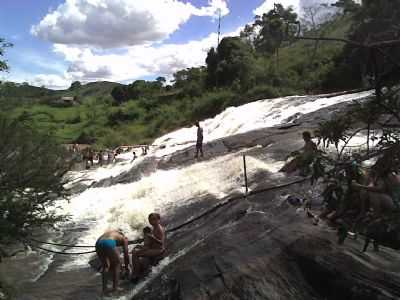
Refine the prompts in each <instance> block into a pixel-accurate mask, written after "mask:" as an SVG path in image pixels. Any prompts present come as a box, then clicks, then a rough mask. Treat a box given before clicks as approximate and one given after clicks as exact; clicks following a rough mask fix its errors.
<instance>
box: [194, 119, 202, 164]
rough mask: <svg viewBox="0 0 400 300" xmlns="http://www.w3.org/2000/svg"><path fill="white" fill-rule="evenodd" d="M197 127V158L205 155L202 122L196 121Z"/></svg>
mask: <svg viewBox="0 0 400 300" xmlns="http://www.w3.org/2000/svg"><path fill="white" fill-rule="evenodd" d="M195 125H196V127H197V141H196V155H195V158H197V157H199V152H200V156H201V157H203V128H201V127H200V123H199V122H196V124H195Z"/></svg>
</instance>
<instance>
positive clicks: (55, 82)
mask: <svg viewBox="0 0 400 300" xmlns="http://www.w3.org/2000/svg"><path fill="white" fill-rule="evenodd" d="M66 77H67V76H61V75H55V74H38V75H36V76H34V78H33V79H32V80H28V82H29V84H31V85H34V86H45V87H47V88H50V89H54V90H60V89H65V88H67V87H69V86H70V84H71V80H68V79H67V78H66Z"/></svg>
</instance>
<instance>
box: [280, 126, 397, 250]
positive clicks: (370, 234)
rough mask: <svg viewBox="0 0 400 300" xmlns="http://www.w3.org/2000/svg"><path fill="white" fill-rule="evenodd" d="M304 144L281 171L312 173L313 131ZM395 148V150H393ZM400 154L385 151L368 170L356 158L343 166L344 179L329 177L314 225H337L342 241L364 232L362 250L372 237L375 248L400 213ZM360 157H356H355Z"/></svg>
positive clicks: (304, 135) (315, 147) (315, 154)
mask: <svg viewBox="0 0 400 300" xmlns="http://www.w3.org/2000/svg"><path fill="white" fill-rule="evenodd" d="M302 135H303V140H304V146H303V147H302V148H301V149H300V150H299V151H295V152H293V153H291V156H294V158H293V159H292V160H290V161H289V162H288V163H287V164H285V165H284V166H283V167H282V168H281V169H280V171H281V172H286V173H293V172H295V171H299V174H300V175H303V176H306V175H308V174H310V171H311V169H310V168H311V164H312V163H313V162H314V160H315V158H316V156H317V154H318V147H317V145H316V143H314V142H313V141H312V138H311V133H310V132H308V131H305V132H303V134H302ZM392 151H393V150H392ZM397 155H398V153H385V154H384V155H383V157H380V158H379V159H378V160H377V161H376V163H375V164H374V166H373V167H372V168H371V169H370V170H369V171H367V170H366V169H364V168H362V167H361V164H360V161H357V160H356V159H354V160H353V161H352V162H351V163H349V164H348V165H346V166H344V167H342V169H343V170H344V175H343V176H344V180H342V181H341V180H339V179H338V178H332V177H331V178H329V180H328V182H327V187H326V189H325V191H324V192H323V194H322V196H323V198H324V201H325V203H326V205H325V208H324V209H323V210H322V212H321V213H319V214H318V215H315V216H314V215H312V217H313V218H314V219H313V223H314V225H317V224H318V222H319V221H320V220H321V219H326V220H327V221H328V222H329V224H331V225H334V224H336V225H337V228H338V236H339V239H338V242H339V243H340V244H342V243H343V242H344V240H345V239H346V237H347V236H348V233H349V232H352V233H354V235H355V236H356V234H357V232H362V233H364V234H365V236H366V242H365V245H364V248H363V251H366V250H367V248H368V245H369V243H370V241H371V240H373V241H374V250H376V251H378V250H379V244H380V243H381V242H382V240H383V238H384V236H385V235H386V236H387V233H388V232H389V231H390V229H389V226H388V224H389V223H390V219H391V218H393V215H394V214H395V213H396V212H400V175H399V174H398V170H399V165H398V164H396V163H393V158H394V157H396V156H397ZM356 157H357V156H356Z"/></svg>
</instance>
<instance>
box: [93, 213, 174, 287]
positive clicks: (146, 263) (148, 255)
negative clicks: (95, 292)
mask: <svg viewBox="0 0 400 300" xmlns="http://www.w3.org/2000/svg"><path fill="white" fill-rule="evenodd" d="M148 221H149V223H150V225H151V226H152V227H151V228H150V227H147V226H146V227H144V228H143V245H139V246H136V247H135V248H134V249H133V250H132V251H131V259H130V257H129V250H128V239H127V237H126V236H125V234H124V233H123V232H122V231H121V230H109V231H106V232H105V233H104V234H102V235H101V236H100V237H99V238H98V239H97V242H96V253H97V256H98V258H99V260H100V262H101V273H102V287H103V293H107V292H108V290H107V281H108V280H107V279H108V278H107V277H108V276H107V274H108V273H111V274H112V280H113V287H112V290H111V292H115V291H117V290H118V282H119V277H120V273H121V269H123V275H124V277H125V278H130V280H131V281H132V282H134V283H135V282H137V281H138V280H139V278H140V277H141V276H143V275H145V274H146V271H147V270H148V269H149V267H150V266H152V265H155V264H157V263H158V262H159V261H160V260H161V259H162V258H163V257H164V254H165V251H166V247H165V229H164V227H163V226H162V225H161V217H160V215H159V214H158V213H151V214H150V215H149V216H148ZM118 247H122V249H123V257H124V264H123V268H121V267H122V265H121V259H120V252H119V250H118Z"/></svg>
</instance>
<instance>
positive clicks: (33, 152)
mask: <svg viewBox="0 0 400 300" xmlns="http://www.w3.org/2000/svg"><path fill="white" fill-rule="evenodd" d="M0 136H1V143H0V191H1V193H0V212H1V216H0V241H4V240H7V239H8V238H12V239H15V238H18V237H20V236H23V235H25V234H28V233H29V232H30V231H32V230H34V229H36V228H38V227H40V226H44V225H50V224H53V223H54V222H57V221H59V220H61V219H63V217H61V216H59V215H57V214H56V213H55V212H54V211H53V209H52V208H54V205H55V203H56V201H58V200H60V199H61V198H63V197H65V196H66V195H67V191H66V190H65V188H64V186H65V183H66V179H65V176H64V175H65V173H66V172H67V171H68V170H69V163H68V162H67V160H66V156H65V150H64V149H62V148H61V147H60V146H58V145H57V144H56V142H55V141H54V140H53V138H52V137H51V136H50V135H49V134H41V133H39V132H38V131H37V130H35V129H34V128H32V127H31V126H30V125H29V123H28V122H27V121H26V120H24V119H21V118H19V119H10V118H8V117H6V116H5V115H4V114H0Z"/></svg>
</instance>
